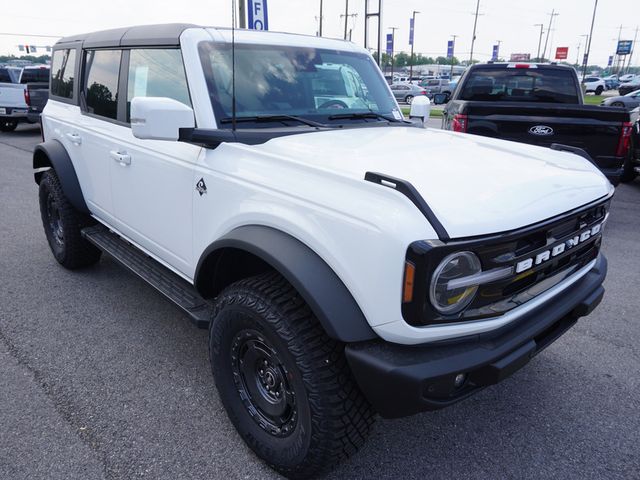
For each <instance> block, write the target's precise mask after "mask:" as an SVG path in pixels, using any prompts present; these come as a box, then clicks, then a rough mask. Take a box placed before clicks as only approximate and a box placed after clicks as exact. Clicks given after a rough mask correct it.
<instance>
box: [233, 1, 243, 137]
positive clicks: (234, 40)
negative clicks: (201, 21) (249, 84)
mask: <svg viewBox="0 0 640 480" xmlns="http://www.w3.org/2000/svg"><path fill="white" fill-rule="evenodd" d="M241 1H244V0H241ZM231 130H232V131H234V132H235V131H236V0H231Z"/></svg>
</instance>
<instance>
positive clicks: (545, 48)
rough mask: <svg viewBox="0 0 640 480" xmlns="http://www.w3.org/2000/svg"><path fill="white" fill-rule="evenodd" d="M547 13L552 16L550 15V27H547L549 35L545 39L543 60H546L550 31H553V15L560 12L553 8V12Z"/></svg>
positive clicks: (555, 15)
mask: <svg viewBox="0 0 640 480" xmlns="http://www.w3.org/2000/svg"><path fill="white" fill-rule="evenodd" d="M547 15H550V17H549V28H547V36H546V38H545V40H544V49H543V50H542V59H543V60H544V56H545V55H546V54H547V44H548V43H549V33H550V32H551V24H552V23H553V17H557V16H558V15H560V14H559V13H556V11H555V9H554V10H551V13H548V14H547Z"/></svg>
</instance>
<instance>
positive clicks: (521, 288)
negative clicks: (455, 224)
mask: <svg viewBox="0 0 640 480" xmlns="http://www.w3.org/2000/svg"><path fill="white" fill-rule="evenodd" d="M609 203H610V198H608V199H607V200H605V201H603V202H600V203H598V204H594V205H591V206H589V207H586V208H584V209H581V210H578V211H575V212H573V213H569V214H565V215H562V216H559V217H557V218H555V219H550V220H548V221H545V222H541V223H540V224H538V225H534V226H531V227H527V228H524V229H520V230H517V231H514V232H507V233H504V234H501V235H494V236H491V237H483V238H472V239H466V240H455V241H451V242H447V243H440V244H427V243H426V242H422V243H423V245H422V248H418V247H417V246H416V245H412V247H411V248H410V249H409V252H408V254H407V258H408V260H409V261H411V262H413V263H417V265H416V266H421V267H422V268H424V270H422V271H425V272H427V273H428V275H427V276H428V278H427V279H421V280H422V281H421V282H420V283H419V284H416V288H418V289H419V290H422V289H424V290H425V291H426V289H427V288H428V282H429V281H430V275H431V273H430V272H433V270H434V269H435V268H436V267H437V265H438V264H439V263H440V261H441V260H442V259H443V258H444V257H445V256H446V255H449V254H450V253H453V252H455V251H462V250H468V251H472V252H474V253H475V254H476V255H477V256H478V258H479V259H480V262H481V264H482V270H483V271H488V270H493V269H497V268H505V267H512V266H513V267H514V273H513V274H512V275H511V276H509V277H508V278H504V279H502V280H498V281H494V282H491V283H487V284H484V285H481V286H480V287H479V289H478V291H477V293H476V296H475V298H474V300H473V302H472V303H471V304H470V305H469V306H468V307H467V308H466V309H465V310H464V311H463V312H461V313H459V314H456V315H449V316H446V315H442V314H440V313H439V312H437V311H436V310H435V309H433V308H432V307H431V304H430V303H429V300H428V299H427V296H423V293H422V292H421V291H418V292H415V293H416V296H417V298H422V299H425V300H424V301H422V302H421V307H419V308H418V307H417V306H416V305H403V307H402V311H403V316H404V318H405V320H406V321H407V322H408V323H411V324H413V325H426V324H433V323H451V322H456V321H469V320H477V319H482V318H487V317H496V316H499V315H502V314H504V313H506V312H508V311H509V310H511V309H513V308H516V307H517V306H519V305H522V304H523V303H526V302H527V301H529V300H531V299H532V298H534V297H535V296H537V295H540V294H541V293H543V292H544V291H546V290H548V289H550V288H552V287H553V286H555V285H557V284H558V283H560V282H561V281H562V280H564V279H566V278H567V277H569V276H570V275H572V274H573V273H575V272H577V271H578V270H580V269H581V268H582V267H584V266H586V265H587V264H588V263H589V262H591V261H592V260H594V259H595V258H597V256H598V254H599V252H600V246H601V243H602V238H601V234H602V232H601V231H600V232H598V234H596V235H593V236H591V237H590V238H588V239H587V240H585V241H582V242H581V243H579V244H578V245H576V246H573V247H572V248H566V250H565V251H564V252H562V253H560V254H557V255H556V256H553V257H551V258H549V259H548V260H547V261H544V262H542V263H540V264H538V265H535V264H534V265H533V266H532V267H531V268H528V269H525V270H524V271H522V272H521V273H515V266H516V265H517V264H518V263H519V262H522V261H523V260H526V259H531V258H534V259H535V258H536V256H537V255H539V254H543V253H544V252H546V251H549V250H552V249H553V247H554V246H556V245H559V244H561V243H564V242H566V241H567V240H569V239H571V238H574V237H575V235H576V233H577V232H583V231H585V230H588V229H590V228H592V227H594V226H596V225H599V224H602V223H603V222H604V221H605V218H606V214H607V211H608V208H609ZM417 243H420V242H417Z"/></svg>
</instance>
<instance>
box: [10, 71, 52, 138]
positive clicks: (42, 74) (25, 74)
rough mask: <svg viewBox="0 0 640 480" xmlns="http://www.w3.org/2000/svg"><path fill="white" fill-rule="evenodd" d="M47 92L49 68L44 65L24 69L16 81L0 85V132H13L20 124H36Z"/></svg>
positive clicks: (13, 77) (13, 76) (13, 75)
mask: <svg viewBox="0 0 640 480" xmlns="http://www.w3.org/2000/svg"><path fill="white" fill-rule="evenodd" d="M7 78H9V77H8V76H5V79H7ZM11 79H15V71H14V72H13V74H12V76H11ZM48 90H49V67H48V66H44V65H43V66H29V67H25V68H23V69H21V71H20V75H19V76H18V78H17V80H16V81H12V82H11V83H9V82H4V83H0V131H3V132H10V131H12V130H15V129H16V127H17V126H18V123H20V122H29V123H35V122H37V121H38V118H39V116H40V112H41V111H42V107H44V104H45V103H46V98H47V96H48Z"/></svg>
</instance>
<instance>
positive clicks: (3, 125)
mask: <svg viewBox="0 0 640 480" xmlns="http://www.w3.org/2000/svg"><path fill="white" fill-rule="evenodd" d="M17 126H18V121H17V120H0V131H2V132H13V131H14V130H15V129H16V127H17Z"/></svg>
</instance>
